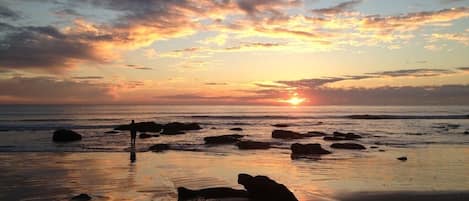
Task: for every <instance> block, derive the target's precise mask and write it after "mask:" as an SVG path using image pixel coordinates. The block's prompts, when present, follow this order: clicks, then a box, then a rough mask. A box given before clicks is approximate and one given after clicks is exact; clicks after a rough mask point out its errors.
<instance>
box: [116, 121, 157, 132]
mask: <svg viewBox="0 0 469 201" xmlns="http://www.w3.org/2000/svg"><path fill="white" fill-rule="evenodd" d="M130 127H131V125H130V124H125V125H120V126H117V127H116V128H114V130H126V131H128V130H130ZM134 128H135V130H136V131H139V132H153V133H156V132H160V131H161V129H162V128H163V125H161V124H157V123H155V122H138V123H135V124H134Z"/></svg>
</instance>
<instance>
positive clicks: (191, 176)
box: [0, 145, 469, 201]
mask: <svg viewBox="0 0 469 201" xmlns="http://www.w3.org/2000/svg"><path fill="white" fill-rule="evenodd" d="M403 155H405V156H407V157H408V158H409V160H408V161H406V162H401V161H398V160H396V158H397V157H399V156H403ZM468 156H469V147H468V146H466V145H461V146H455V145H451V146H445V145H431V146H430V145H429V146H425V147H413V148H391V147H388V148H387V150H386V152H379V151H378V150H375V149H368V150H367V151H350V150H334V153H333V154H330V155H327V156H323V157H321V158H319V159H317V160H312V159H304V160H291V158H290V151H289V150H284V149H271V150H255V151H237V150H234V149H233V148H232V146H222V147H220V148H219V149H215V150H213V151H212V152H184V151H168V152H164V153H152V152H138V153H136V161H135V162H134V163H132V162H131V160H130V159H131V153H126V152H121V153H118V152H111V153H105V152H102V153H76V152H74V153H52V152H35V153H31V152H29V153H21V152H14V153H0V161H1V163H0V182H1V183H2V184H8V185H1V186H0V200H69V199H70V198H71V197H73V196H74V195H78V194H80V193H87V194H89V195H91V196H92V197H93V200H177V193H176V188H177V187H180V186H183V187H187V188H193V189H198V188H208V187H222V186H224V187H233V188H238V189H242V186H240V185H238V184H237V181H236V180H237V175H238V174H239V173H249V174H251V175H266V176H269V177H271V178H272V179H274V180H276V181H277V182H279V183H283V184H285V185H286V186H287V187H288V188H289V189H290V190H291V191H292V192H293V193H294V194H295V195H296V197H297V198H298V199H299V200H351V201H354V200H468V198H469V196H468V192H469V167H468V166H469V157H468Z"/></svg>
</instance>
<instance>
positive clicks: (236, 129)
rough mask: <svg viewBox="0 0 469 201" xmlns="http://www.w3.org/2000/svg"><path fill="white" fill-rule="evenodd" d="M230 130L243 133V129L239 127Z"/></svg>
mask: <svg viewBox="0 0 469 201" xmlns="http://www.w3.org/2000/svg"><path fill="white" fill-rule="evenodd" d="M230 130H231V131H243V129H242V128H239V127H237V128H230Z"/></svg>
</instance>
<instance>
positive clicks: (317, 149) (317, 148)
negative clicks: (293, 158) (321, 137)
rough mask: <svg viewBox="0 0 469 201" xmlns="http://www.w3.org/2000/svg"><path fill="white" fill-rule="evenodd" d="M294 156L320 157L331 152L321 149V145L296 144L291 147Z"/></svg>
mask: <svg viewBox="0 0 469 201" xmlns="http://www.w3.org/2000/svg"><path fill="white" fill-rule="evenodd" d="M290 148H291V151H292V155H310V154H313V155H320V154H330V153H331V152H330V151H327V150H325V149H323V148H322V147H321V144H318V143H314V144H300V143H295V144H292V145H291V147H290Z"/></svg>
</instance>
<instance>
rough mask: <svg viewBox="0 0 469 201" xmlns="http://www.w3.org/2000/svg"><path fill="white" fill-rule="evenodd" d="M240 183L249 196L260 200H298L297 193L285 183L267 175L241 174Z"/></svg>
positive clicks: (239, 176)
mask: <svg viewBox="0 0 469 201" xmlns="http://www.w3.org/2000/svg"><path fill="white" fill-rule="evenodd" d="M238 183H239V184H241V185H243V186H244V188H245V189H246V190H247V192H248V196H249V198H251V199H252V200H258V201H298V199H296V197H295V195H294V194H293V193H292V192H291V191H290V190H288V188H287V187H285V185H283V184H279V183H277V182H275V181H274V180H272V179H270V178H269V177H266V176H255V177H253V176H251V175H248V174H239V175H238Z"/></svg>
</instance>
